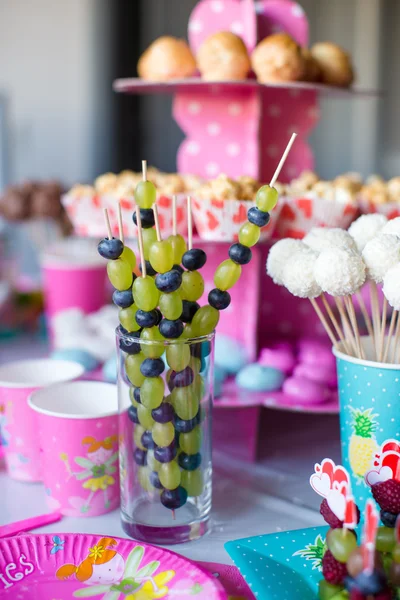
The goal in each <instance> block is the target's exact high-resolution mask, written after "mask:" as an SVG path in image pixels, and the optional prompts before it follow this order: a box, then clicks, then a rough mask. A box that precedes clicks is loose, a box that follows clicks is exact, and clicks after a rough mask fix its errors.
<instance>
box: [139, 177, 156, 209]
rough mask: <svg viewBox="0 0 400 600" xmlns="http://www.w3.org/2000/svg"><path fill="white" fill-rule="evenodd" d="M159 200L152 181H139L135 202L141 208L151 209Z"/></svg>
mask: <svg viewBox="0 0 400 600" xmlns="http://www.w3.org/2000/svg"><path fill="white" fill-rule="evenodd" d="M156 199H157V190H156V186H155V185H154V183H152V182H151V181H139V183H138V184H137V186H136V189H135V202H136V204H137V205H138V206H140V208H151V207H152V206H153V204H154V202H155V201H156Z"/></svg>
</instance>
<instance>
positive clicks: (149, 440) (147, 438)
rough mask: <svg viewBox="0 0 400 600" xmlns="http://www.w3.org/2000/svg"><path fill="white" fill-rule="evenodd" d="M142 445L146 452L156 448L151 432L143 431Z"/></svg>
mask: <svg viewBox="0 0 400 600" xmlns="http://www.w3.org/2000/svg"><path fill="white" fill-rule="evenodd" d="M141 441H142V444H143V446H144V447H145V448H146V449H147V450H154V448H155V447H156V445H155V443H154V441H153V436H152V435H151V431H145V432H144V434H143V435H142V440H141Z"/></svg>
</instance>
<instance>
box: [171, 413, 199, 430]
mask: <svg viewBox="0 0 400 600" xmlns="http://www.w3.org/2000/svg"><path fill="white" fill-rule="evenodd" d="M198 414H199V413H197V415H198ZM197 415H196V416H195V417H194V419H188V420H187V421H185V420H184V419H180V418H179V417H177V416H176V415H175V418H174V427H175V430H176V431H177V432H178V433H189V431H192V430H193V429H194V428H195V427H196V425H198V424H199V420H198V417H197Z"/></svg>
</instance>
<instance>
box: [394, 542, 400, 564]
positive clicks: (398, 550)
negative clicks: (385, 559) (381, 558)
mask: <svg viewBox="0 0 400 600" xmlns="http://www.w3.org/2000/svg"><path fill="white" fill-rule="evenodd" d="M393 560H394V561H395V562H396V563H400V544H396V547H395V549H394V550H393Z"/></svg>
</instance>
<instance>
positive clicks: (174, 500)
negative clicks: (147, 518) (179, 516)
mask: <svg viewBox="0 0 400 600" xmlns="http://www.w3.org/2000/svg"><path fill="white" fill-rule="evenodd" d="M187 496H188V495H187V491H186V490H185V488H183V487H182V486H181V485H180V486H179V487H177V488H176V489H175V490H164V491H163V492H162V494H161V502H162V504H163V505H164V506H165V507H166V508H169V509H170V510H176V509H177V508H180V507H181V506H183V505H184V504H185V503H186V500H187Z"/></svg>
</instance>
